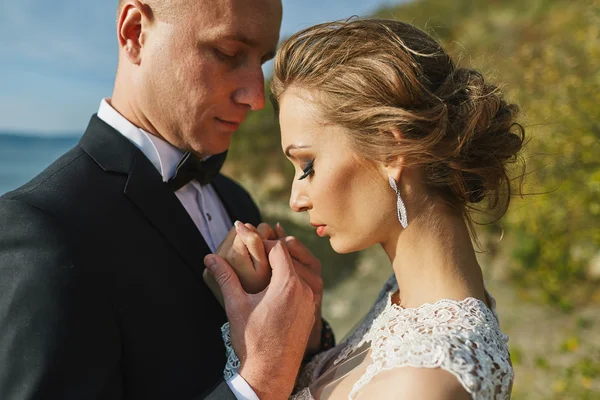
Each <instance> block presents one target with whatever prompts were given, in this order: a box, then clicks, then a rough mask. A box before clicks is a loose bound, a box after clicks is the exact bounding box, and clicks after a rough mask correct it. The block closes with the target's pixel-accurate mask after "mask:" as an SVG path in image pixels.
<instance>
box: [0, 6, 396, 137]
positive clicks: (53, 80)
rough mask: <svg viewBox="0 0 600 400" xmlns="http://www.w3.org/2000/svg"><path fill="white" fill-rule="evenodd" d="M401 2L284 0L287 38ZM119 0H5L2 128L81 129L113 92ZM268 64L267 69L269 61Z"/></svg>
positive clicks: (1, 16) (0, 11)
mask: <svg viewBox="0 0 600 400" xmlns="http://www.w3.org/2000/svg"><path fill="white" fill-rule="evenodd" d="M400 1H401V0H283V7H284V12H283V22H282V29H281V34H282V37H285V36H288V35H290V34H291V33H293V32H295V31H298V30H299V29H302V28H304V27H306V26H309V25H313V24H316V23H319V22H324V21H328V20H334V19H340V18H347V17H349V16H351V15H368V14H369V13H370V12H372V11H373V10H375V9H377V8H379V7H381V6H383V5H390V4H396V3H399V2H400ZM115 5H116V0H100V1H89V0H87V1H82V0H52V1H47V0H15V1H13V0H3V1H2V3H0V131H11V132H24V133H25V132H35V133H37V134H48V135H52V134H64V133H71V132H73V133H80V132H81V131H82V130H83V129H85V127H86V125H87V122H88V120H89V117H90V115H91V114H93V113H94V112H96V110H97V108H98V105H99V102H100V99H101V98H102V97H106V96H110V94H111V92H112V84H113V79H114V72H115V69H116V64H117V56H116V53H117V49H116V39H115V29H114V24H115V22H114V21H115V7H116V6H115ZM266 68H269V66H267V67H266Z"/></svg>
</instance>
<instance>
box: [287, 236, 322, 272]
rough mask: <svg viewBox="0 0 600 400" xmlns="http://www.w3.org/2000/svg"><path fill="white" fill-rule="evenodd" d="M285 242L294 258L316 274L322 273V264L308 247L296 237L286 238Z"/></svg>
mask: <svg viewBox="0 0 600 400" xmlns="http://www.w3.org/2000/svg"><path fill="white" fill-rule="evenodd" d="M283 240H284V241H285V245H286V247H287V248H288V251H289V252H290V255H291V256H292V258H295V259H296V260H298V261H300V262H301V263H303V264H305V265H306V266H307V267H310V268H311V269H314V270H315V272H316V273H319V274H320V273H321V262H320V261H319V259H318V258H316V257H315V256H314V255H313V254H312V253H311V251H310V250H309V249H308V247H306V246H305V245H304V244H303V243H302V242H300V241H299V240H298V239H296V238H295V237H294V236H286V237H285V239H283Z"/></svg>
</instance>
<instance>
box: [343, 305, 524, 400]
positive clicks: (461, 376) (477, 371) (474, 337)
mask: <svg viewBox="0 0 600 400" xmlns="http://www.w3.org/2000/svg"><path fill="white" fill-rule="evenodd" d="M373 328H374V329H373V330H372V331H371V332H370V335H371V336H370V338H371V339H372V349H373V352H372V354H371V358H372V360H373V362H372V364H370V365H369V366H368V367H367V369H366V372H365V373H364V374H363V375H362V376H361V377H360V379H359V380H358V381H357V382H356V383H355V384H354V387H353V388H352V391H351V393H350V398H355V396H356V395H358V394H359V392H360V391H361V390H362V389H363V388H365V387H366V385H367V384H368V383H369V382H370V381H371V380H372V379H373V378H374V377H375V376H376V375H378V374H379V373H381V372H383V371H389V370H392V369H395V368H400V367H415V368H441V369H443V370H445V371H448V372H450V373H451V374H453V375H454V376H455V377H456V378H457V379H458V381H459V382H460V383H461V385H462V386H463V387H464V388H465V390H466V391H467V392H468V393H469V394H470V395H471V396H472V398H473V399H475V400H483V399H486V400H487V399H494V400H504V399H509V398H510V389H511V387H512V380H513V376H514V375H513V370H512V366H511V363H510V355H509V353H508V346H507V342H508V337H507V336H506V335H504V334H503V333H502V332H501V331H500V328H499V326H498V321H497V320H496V318H495V315H494V314H493V313H492V311H491V310H489V309H488V308H487V307H486V306H485V304H483V303H482V302H481V301H479V300H477V299H474V298H468V299H465V300H463V301H453V300H442V301H439V302H437V303H435V304H425V305H423V306H421V307H418V308H416V309H402V308H399V307H398V306H396V305H393V304H390V305H389V306H388V309H387V310H386V312H384V313H382V315H381V317H380V318H379V320H378V321H376V322H375V323H374V326H373Z"/></svg>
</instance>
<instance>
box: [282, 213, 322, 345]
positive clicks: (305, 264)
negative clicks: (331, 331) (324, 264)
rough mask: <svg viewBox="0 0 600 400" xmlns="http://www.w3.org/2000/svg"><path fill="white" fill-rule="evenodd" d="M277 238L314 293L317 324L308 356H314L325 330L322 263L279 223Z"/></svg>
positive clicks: (309, 341) (313, 330) (312, 332)
mask: <svg viewBox="0 0 600 400" xmlns="http://www.w3.org/2000/svg"><path fill="white" fill-rule="evenodd" d="M275 236H276V238H277V239H278V240H282V241H283V242H285V244H286V247H287V249H288V251H289V253H290V256H291V258H292V262H293V264H294V267H295V269H296V273H297V274H298V276H300V278H302V280H303V281H304V282H305V283H306V284H307V285H308V286H309V287H310V289H311V290H312V292H313V298H314V300H313V301H314V303H315V324H314V326H313V329H312V331H311V334H310V337H309V340H308V345H307V348H306V355H310V354H314V353H316V352H318V351H319V350H320V348H321V332H322V330H323V320H322V319H321V304H322V301H323V279H322V277H321V261H320V260H319V259H318V258H316V257H315V256H314V255H313V254H312V253H311V251H310V250H309V249H308V248H307V247H306V246H305V245H304V244H303V243H302V242H300V241H299V240H298V239H296V238H295V237H293V236H287V235H286V233H285V231H284V230H283V227H282V226H281V224H279V223H277V224H276V225H275Z"/></svg>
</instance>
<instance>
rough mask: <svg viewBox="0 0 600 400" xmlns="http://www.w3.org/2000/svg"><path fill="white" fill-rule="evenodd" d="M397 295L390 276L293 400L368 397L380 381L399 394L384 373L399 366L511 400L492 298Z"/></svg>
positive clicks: (477, 395)
mask: <svg viewBox="0 0 600 400" xmlns="http://www.w3.org/2000/svg"><path fill="white" fill-rule="evenodd" d="M396 290H397V283H396V279H395V277H394V276H393V275H392V277H391V278H390V279H389V280H388V281H387V283H386V284H385V285H384V287H383V289H382V291H381V293H380V294H379V297H378V298H377V301H376V302H375V305H374V306H373V308H372V309H371V310H370V311H369V313H368V314H367V316H366V318H365V319H364V321H363V322H362V323H361V324H360V325H359V326H358V327H357V328H356V330H355V331H354V332H353V333H352V334H351V335H350V336H349V337H348V338H347V339H346V340H344V341H343V342H342V343H340V344H339V345H337V346H336V347H334V348H332V349H330V350H328V351H325V352H323V353H320V354H318V355H317V356H316V357H315V358H314V359H313V360H312V361H311V362H310V363H308V364H306V365H305V366H304V367H303V369H302V371H301V372H300V376H299V378H298V382H297V385H296V387H297V388H298V389H299V390H298V391H297V392H296V394H295V395H294V396H292V399H294V400H313V399H319V400H321V399H328V398H329V399H342V398H348V399H356V398H371V396H369V395H368V393H369V383H370V382H374V381H375V379H378V378H380V377H383V376H385V377H384V378H382V379H386V382H385V384H386V385H387V386H389V390H390V391H393V390H399V388H397V387H394V378H393V374H391V375H390V374H389V373H387V374H384V372H390V371H393V370H394V369H396V368H400V367H418V368H441V369H443V370H445V371H448V372H450V373H451V374H453V375H454V376H455V377H456V378H457V379H458V381H459V382H460V383H461V384H462V386H463V387H464V389H465V390H466V391H467V392H468V393H469V394H471V397H472V398H473V399H477V400H479V399H486V400H487V399H494V400H500V399H502V400H504V399H509V398H510V391H511V387H512V381H513V370H512V366H511V363H510V356H509V353H508V347H507V342H508V337H507V336H506V335H505V334H503V333H502V332H501V331H500V328H499V326H498V318H497V315H496V312H495V301H494V299H493V298H492V297H491V296H489V295H488V298H489V303H490V305H491V309H490V308H488V307H487V306H486V305H485V303H483V302H482V301H480V300H477V299H474V298H467V299H464V300H461V301H455V300H440V301H438V302H436V303H434V304H424V305H422V306H420V307H418V308H413V309H404V308H402V307H400V306H398V305H396V304H393V303H392V301H391V296H392V293H394V292H395V291H396ZM222 331H223V339H224V340H225V345H226V347H227V355H228V360H227V365H226V368H225V377H226V378H228V377H229V376H231V375H233V373H234V372H235V371H237V368H238V366H239V361H238V359H237V356H236V355H235V353H234V351H233V349H232V348H231V342H230V337H229V326H228V324H225V325H224V326H223V329H222ZM379 383H380V384H381V381H380V382H379Z"/></svg>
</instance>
